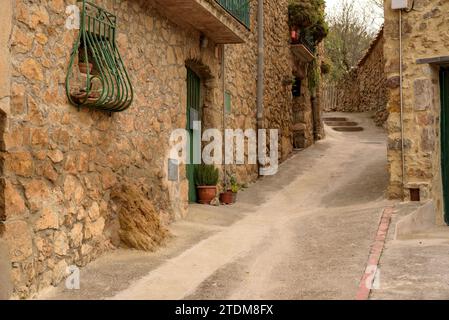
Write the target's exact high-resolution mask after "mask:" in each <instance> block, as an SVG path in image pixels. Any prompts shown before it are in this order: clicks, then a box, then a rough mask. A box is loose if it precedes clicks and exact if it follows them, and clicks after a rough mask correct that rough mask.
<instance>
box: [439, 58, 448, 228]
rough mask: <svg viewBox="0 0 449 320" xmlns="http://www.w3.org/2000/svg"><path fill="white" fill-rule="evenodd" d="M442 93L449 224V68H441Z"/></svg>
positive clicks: (443, 169)
mask: <svg viewBox="0 0 449 320" xmlns="http://www.w3.org/2000/svg"><path fill="white" fill-rule="evenodd" d="M440 92H441V178H442V182H443V200H444V220H445V222H446V224H449V67H445V68H443V67H441V68H440Z"/></svg>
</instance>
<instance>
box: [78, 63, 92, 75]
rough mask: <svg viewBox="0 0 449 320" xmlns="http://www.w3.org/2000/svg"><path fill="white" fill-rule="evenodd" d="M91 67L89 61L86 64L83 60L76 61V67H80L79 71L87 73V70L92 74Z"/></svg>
mask: <svg viewBox="0 0 449 320" xmlns="http://www.w3.org/2000/svg"><path fill="white" fill-rule="evenodd" d="M92 68H93V64H92V63H90V62H89V64H87V63H85V62H80V63H78V69H80V72H81V73H86V74H87V70H89V74H92Z"/></svg>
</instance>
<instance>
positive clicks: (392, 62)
mask: <svg viewBox="0 0 449 320" xmlns="http://www.w3.org/2000/svg"><path fill="white" fill-rule="evenodd" d="M395 2H396V1H395ZM448 10H449V2H448V1H441V0H424V1H421V0H416V1H408V8H406V9H403V10H393V9H392V0H386V1H385V29H384V41H385V44H384V55H385V73H386V77H387V111H388V114H389V116H388V120H387V129H388V163H389V171H390V184H389V189H388V193H389V196H390V197H392V198H401V199H402V198H403V199H405V200H416V201H419V200H420V201H427V200H433V201H434V203H435V207H436V210H437V212H436V222H437V224H444V222H446V223H448V222H449V213H448V212H449V209H448V208H449V202H447V199H448V194H449V189H448V188H449V184H448V179H449V172H448V169H447V168H448V162H447V161H448V160H447V159H448V158H447V157H448V153H447V152H448V146H447V141H449V139H448V136H447V123H448V122H447V119H448V107H449V105H448V103H449V98H448V95H449V81H448V80H449V77H448V69H447V67H448V65H449V49H448V45H447V44H448V41H449V20H448V19H447V17H446V13H447V12H448ZM401 60H402V63H401ZM401 66H402V68H401Z"/></svg>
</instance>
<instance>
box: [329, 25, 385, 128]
mask: <svg viewBox="0 0 449 320" xmlns="http://www.w3.org/2000/svg"><path fill="white" fill-rule="evenodd" d="M383 48H384V31H383V28H382V29H381V30H380V31H379V33H378V34H377V36H376V37H375V39H374V40H373V42H372V43H371V45H370V47H369V48H368V50H367V52H366V53H365V55H364V56H363V58H362V59H361V60H360V61H359V63H358V65H357V67H356V68H354V69H353V70H352V71H351V72H350V73H349V74H348V75H346V77H345V78H343V79H342V80H341V81H340V82H339V83H338V85H337V86H336V87H335V88H331V89H330V90H331V91H332V94H333V95H335V97H333V99H332V100H333V103H326V104H325V105H324V107H325V109H326V111H328V112H330V111H341V112H365V111H375V122H376V124H377V125H379V126H382V125H383V124H384V123H385V121H386V119H387V117H388V114H387V111H386V104H387V101H386V100H387V99H386V76H385V72H384V65H385V58H384V52H383Z"/></svg>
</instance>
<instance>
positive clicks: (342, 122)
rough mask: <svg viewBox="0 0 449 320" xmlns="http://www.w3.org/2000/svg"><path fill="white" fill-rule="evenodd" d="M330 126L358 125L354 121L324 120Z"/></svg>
mask: <svg viewBox="0 0 449 320" xmlns="http://www.w3.org/2000/svg"><path fill="white" fill-rule="evenodd" d="M324 123H325V124H327V125H328V126H330V127H355V126H357V125H358V123H357V122H352V121H324Z"/></svg>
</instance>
